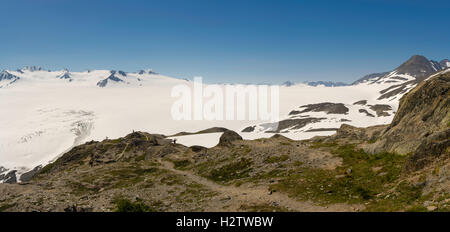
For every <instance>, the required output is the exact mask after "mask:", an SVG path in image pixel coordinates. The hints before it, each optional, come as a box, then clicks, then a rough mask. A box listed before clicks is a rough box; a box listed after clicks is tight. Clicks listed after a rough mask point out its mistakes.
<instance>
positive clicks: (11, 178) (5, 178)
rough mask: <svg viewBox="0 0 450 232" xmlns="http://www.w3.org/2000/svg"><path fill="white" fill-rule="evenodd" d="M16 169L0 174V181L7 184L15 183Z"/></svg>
mask: <svg viewBox="0 0 450 232" xmlns="http://www.w3.org/2000/svg"><path fill="white" fill-rule="evenodd" d="M16 172H17V171H16V170H12V171H10V172H8V173H6V174H1V175H0V181H2V182H3V183H7V184H14V183H17V177H16Z"/></svg>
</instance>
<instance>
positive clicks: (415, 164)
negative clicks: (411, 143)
mask: <svg viewBox="0 0 450 232" xmlns="http://www.w3.org/2000/svg"><path fill="white" fill-rule="evenodd" d="M449 138H450V129H447V130H445V131H440V132H436V133H434V134H432V135H430V136H428V137H426V138H425V139H424V140H423V141H422V143H421V144H420V145H419V146H418V147H417V149H416V151H414V154H413V155H412V156H411V157H409V159H408V160H407V162H406V164H405V170H406V171H408V172H409V171H417V170H420V169H422V168H424V167H425V166H426V165H428V164H430V163H433V162H434V161H436V160H439V158H441V159H448V158H450V151H449V150H448V147H450V139H449Z"/></svg>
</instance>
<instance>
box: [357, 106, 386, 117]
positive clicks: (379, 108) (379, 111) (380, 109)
mask: <svg viewBox="0 0 450 232" xmlns="http://www.w3.org/2000/svg"><path fill="white" fill-rule="evenodd" d="M369 108H370V109H371V110H373V111H375V112H376V113H377V116H378V117H382V116H390V114H389V113H388V112H387V111H389V110H392V107H391V106H390V105H382V104H376V105H373V106H370V107H369ZM360 112H361V111H360Z"/></svg>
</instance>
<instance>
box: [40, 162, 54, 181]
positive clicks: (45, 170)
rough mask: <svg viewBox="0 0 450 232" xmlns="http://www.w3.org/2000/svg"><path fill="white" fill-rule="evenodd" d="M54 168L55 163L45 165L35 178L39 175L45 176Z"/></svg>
mask: <svg viewBox="0 0 450 232" xmlns="http://www.w3.org/2000/svg"><path fill="white" fill-rule="evenodd" d="M54 166H55V163H54V162H53V163H49V164H47V165H45V166H44V167H43V168H42V169H41V170H39V172H38V173H37V174H36V175H35V177H37V176H38V175H40V174H45V173H48V172H50V170H52V168H53V167H54Z"/></svg>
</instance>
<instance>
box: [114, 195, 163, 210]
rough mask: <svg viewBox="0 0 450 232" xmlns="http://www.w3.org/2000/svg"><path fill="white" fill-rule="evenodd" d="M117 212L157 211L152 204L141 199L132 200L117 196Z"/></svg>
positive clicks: (115, 201) (115, 202)
mask: <svg viewBox="0 0 450 232" xmlns="http://www.w3.org/2000/svg"><path fill="white" fill-rule="evenodd" d="M114 205H115V209H114V211H115V212H155V211H156V210H154V209H152V208H151V207H150V206H148V205H146V204H144V203H143V202H141V201H135V202H132V201H130V200H128V199H125V198H116V199H115V200H114Z"/></svg>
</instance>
